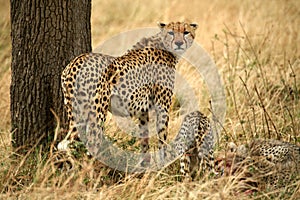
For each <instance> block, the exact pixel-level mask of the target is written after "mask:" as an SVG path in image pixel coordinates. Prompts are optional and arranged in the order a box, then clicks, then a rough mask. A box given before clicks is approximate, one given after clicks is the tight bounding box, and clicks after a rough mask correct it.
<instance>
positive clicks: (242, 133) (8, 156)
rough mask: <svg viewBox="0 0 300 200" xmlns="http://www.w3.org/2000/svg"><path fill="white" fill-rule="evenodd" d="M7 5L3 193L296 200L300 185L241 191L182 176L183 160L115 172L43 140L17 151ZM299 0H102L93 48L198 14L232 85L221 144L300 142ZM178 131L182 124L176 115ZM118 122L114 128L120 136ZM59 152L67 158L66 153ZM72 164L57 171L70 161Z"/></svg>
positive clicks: (187, 72) (203, 98)
mask: <svg viewBox="0 0 300 200" xmlns="http://www.w3.org/2000/svg"><path fill="white" fill-rule="evenodd" d="M1 5H2V6H1V8H0V11H1V12H0V15H1V18H0V26H1V29H2V30H1V32H0V52H1V53H0V61H1V63H2V65H1V67H0V94H1V95H0V115H1V120H0V134H1V135H0V136H1V137H0V141H1V142H0V182H1V185H0V193H1V194H0V198H1V199H2V198H3V199H6V198H8V197H10V198H16V197H19V198H20V199H42V198H46V199H71V198H77V199H81V198H83V199H94V198H101V199H102V198H106V199H229V198H236V196H238V197H239V198H240V199H249V198H253V199H269V198H271V197H272V198H278V199H297V198H299V197H300V194H299V193H300V189H299V187H300V183H299V182H297V183H296V184H295V185H296V186H297V189H296V190H294V191H293V192H288V190H286V189H287V188H288V187H287V188H283V189H281V190H278V191H260V192H258V193H256V194H246V193H243V192H240V189H241V186H240V184H239V182H238V181H237V179H236V178H235V177H224V178H218V179H213V178H209V177H204V178H200V179H198V180H197V181H195V182H190V183H186V182H179V181H178V177H177V176H176V173H177V170H176V167H174V166H173V167H172V166H171V167H170V168H168V169H165V170H164V171H162V172H160V173H149V174H145V175H144V177H142V178H141V177H134V176H130V175H126V174H122V173H117V172H113V171H111V170H109V169H107V168H105V167H103V166H101V164H99V163H97V162H93V161H90V160H89V159H87V158H80V159H79V160H76V159H73V158H72V157H67V156H64V155H59V154H57V153H52V152H50V153H46V154H42V153H41V151H42V149H41V147H36V148H34V149H32V150H31V151H29V152H28V154H27V155H26V156H25V157H24V156H19V155H15V154H14V153H13V152H12V151H11V148H10V133H9V124H10V116H9V82H10V70H9V67H10V60H11V58H10V51H11V45H10V43H9V41H10V30H9V29H10V27H9V9H8V8H9V3H8V2H7V1H5V0H4V1H3V0H1ZM299 8H300V3H299V1H297V0H289V1H271V2H270V1H250V0H244V1H239V0H232V1H217V0H210V1H196V0H195V1H163V2H162V1H159V0H152V1H150V2H147V3H146V4H145V3H144V1H134V2H133V1H129V0H124V1H109V0H104V1H98V0H93V10H92V35H93V46H94V47H96V46H97V44H99V43H100V42H101V41H104V40H105V39H107V38H109V37H110V36H111V35H114V34H117V33H120V32H122V31H125V30H131V29H134V28H139V27H149V26H150V27H153V26H155V24H156V22H157V21H166V22H168V21H177V20H182V19H190V20H191V21H195V22H197V23H198V24H199V29H198V30H197V38H196V41H197V42H198V43H199V44H201V45H202V46H203V47H204V48H205V49H206V50H207V51H208V52H209V53H210V54H211V55H212V56H213V58H214V60H215V62H216V64H217V66H218V69H219V72H220V74H221V76H222V79H223V83H224V87H225V90H226V95H227V98H226V101H227V114H226V121H225V124H224V125H223V126H224V131H223V132H222V135H221V137H220V145H219V147H218V149H217V150H220V149H224V148H225V147H226V144H227V142H228V141H234V142H236V143H238V144H239V143H241V142H243V141H249V140H251V138H253V137H259V138H275V139H280V140H285V141H290V142H294V143H298V144H299V142H300V101H299V99H300V79H299V75H300V60H299V58H300V52H299V51H300V50H299V48H300V35H299V32H298V30H299V27H300V10H299ZM192 72H193V69H192V68H190V66H189V65H187V64H186V63H184V62H182V63H181V64H180V66H179V73H180V74H182V75H183V76H184V77H185V78H186V79H187V80H188V81H189V82H190V83H191V85H192V86H193V88H195V93H196V94H197V96H198V98H199V107H200V109H201V110H202V111H203V112H205V113H207V114H209V112H208V108H209V104H208V100H209V96H208V94H209V93H208V91H207V89H206V88H205V84H204V83H203V80H201V79H199V78H197V77H194V75H193V73H192ZM171 124H172V126H171V131H170V132H171V133H172V134H173V135H174V134H175V133H176V132H177V130H178V129H179V126H180V119H175V118H174V117H173V119H172V122H171ZM114 130H115V129H114V128H111V129H110V131H111V132H110V133H111V134H113V131H114ZM58 158H59V159H58ZM64 159H65V160H68V161H69V163H73V168H72V170H70V171H68V172H65V171H64V170H58V166H61V162H62V161H63V160H64Z"/></svg>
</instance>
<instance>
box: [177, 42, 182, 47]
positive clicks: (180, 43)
mask: <svg viewBox="0 0 300 200" xmlns="http://www.w3.org/2000/svg"><path fill="white" fill-rule="evenodd" d="M175 44H176V45H177V46H178V47H180V46H181V45H183V42H182V41H176V42H175Z"/></svg>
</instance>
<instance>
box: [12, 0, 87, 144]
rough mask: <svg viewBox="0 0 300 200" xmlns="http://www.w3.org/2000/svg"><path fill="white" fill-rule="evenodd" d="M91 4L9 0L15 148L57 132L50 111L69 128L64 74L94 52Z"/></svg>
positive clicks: (82, 0) (84, 0)
mask: <svg viewBox="0 0 300 200" xmlns="http://www.w3.org/2000/svg"><path fill="white" fill-rule="evenodd" d="M90 17H91V0H76V1H75V0H26V1H18V0H11V37H12V64H11V72H12V75H11V92H10V99H11V124H12V133H13V135H12V140H13V146H15V147H20V146H22V145H31V144H34V142H36V140H37V139H38V138H40V137H41V136H42V135H44V134H45V136H49V135H50V134H53V131H54V130H55V126H56V121H55V119H54V116H53V114H52V113H51V111H50V110H51V109H53V110H54V112H55V113H56V114H57V115H58V116H59V118H60V123H61V124H66V113H65V111H64V108H63V94H62V91H61V87H60V75H61V72H62V70H63V69H64V67H65V66H66V65H67V64H68V62H70V60H71V59H73V58H74V57H75V56H77V55H79V54H81V53H84V52H90V51H91V25H90Z"/></svg>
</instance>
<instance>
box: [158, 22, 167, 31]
mask: <svg viewBox="0 0 300 200" xmlns="http://www.w3.org/2000/svg"><path fill="white" fill-rule="evenodd" d="M157 26H158V27H159V28H160V30H163V29H164V28H165V27H166V24H165V23H162V22H157Z"/></svg>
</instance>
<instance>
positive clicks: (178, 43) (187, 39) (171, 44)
mask: <svg viewBox="0 0 300 200" xmlns="http://www.w3.org/2000/svg"><path fill="white" fill-rule="evenodd" d="M158 26H159V28H160V30H161V37H162V41H163V44H164V46H165V48H166V49H167V50H169V51H170V52H172V53H175V54H178V55H181V54H183V53H184V52H185V51H186V50H187V49H188V48H190V46H192V43H193V41H194V38H195V30H196V29H197V27H198V25H197V24H189V23H186V22H171V23H169V24H164V23H160V22H159V23H158Z"/></svg>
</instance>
